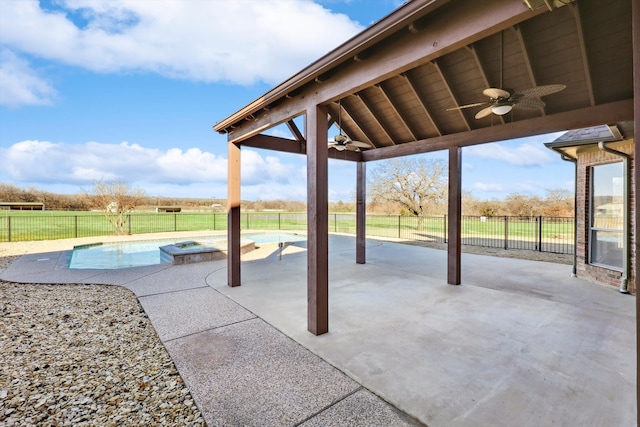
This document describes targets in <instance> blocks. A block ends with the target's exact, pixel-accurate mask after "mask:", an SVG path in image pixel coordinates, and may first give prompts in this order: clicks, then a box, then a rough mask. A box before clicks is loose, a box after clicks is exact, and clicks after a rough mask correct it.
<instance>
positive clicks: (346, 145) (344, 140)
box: [329, 100, 371, 151]
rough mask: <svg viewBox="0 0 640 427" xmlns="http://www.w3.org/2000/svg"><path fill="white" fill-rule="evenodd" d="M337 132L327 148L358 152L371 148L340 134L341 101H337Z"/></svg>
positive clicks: (365, 143) (366, 143) (366, 144)
mask: <svg viewBox="0 0 640 427" xmlns="http://www.w3.org/2000/svg"><path fill="white" fill-rule="evenodd" d="M338 130H339V132H340V133H339V134H338V135H336V136H334V137H333V141H332V142H329V148H335V149H336V150H338V151H344V150H349V151H360V149H361V148H371V144H369V143H368V142H362V141H353V140H351V139H349V137H348V136H347V135H345V134H344V133H342V101H341V100H338Z"/></svg>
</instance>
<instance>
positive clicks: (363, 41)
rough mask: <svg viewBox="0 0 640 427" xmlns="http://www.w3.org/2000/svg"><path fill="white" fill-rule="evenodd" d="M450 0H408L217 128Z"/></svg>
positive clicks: (241, 116) (281, 95) (296, 86)
mask: <svg viewBox="0 0 640 427" xmlns="http://www.w3.org/2000/svg"><path fill="white" fill-rule="evenodd" d="M449 1H450V0H414V1H409V2H407V3H405V4H404V5H402V6H401V7H400V8H398V9H396V10H395V11H393V12H392V13H390V14H389V15H387V16H386V17H384V18H382V19H381V20H380V21H378V22H376V23H375V24H374V25H372V26H370V27H369V28H367V29H365V30H363V31H362V32H360V33H359V34H357V35H355V36H354V37H352V38H351V39H349V40H347V41H346V42H345V43H343V44H342V45H340V46H338V47H337V48H335V49H334V50H332V51H331V52H329V53H327V54H326V55H325V56H323V57H322V58H320V59H318V60H317V61H315V62H313V63H312V64H310V65H309V66H307V67H305V68H303V69H302V70H301V71H299V72H298V73H296V74H295V75H293V76H292V77H290V78H289V79H287V80H285V81H284V82H282V83H280V84H279V85H278V86H276V87H275V88H273V89H271V90H270V91H269V92H267V93H266V94H264V95H263V96H261V97H260V98H258V99H257V100H255V101H253V102H252V103H251V104H248V105H247V106H246V107H244V108H242V109H240V110H239V111H237V112H236V113H234V114H233V115H231V116H229V117H228V118H226V119H224V120H222V121H221V122H219V123H217V124H216V125H215V126H214V129H215V130H216V131H218V132H221V131H224V129H226V128H227V127H229V126H231V125H233V124H235V123H236V122H238V121H239V120H242V119H244V118H245V117H248V116H250V115H251V114H252V113H253V112H255V111H257V110H260V109H261V108H263V107H265V106H266V105H268V104H269V103H271V102H273V101H274V100H275V99H279V98H281V97H283V96H286V95H287V94H288V93H290V92H292V91H294V90H296V89H298V88H300V87H301V86H302V85H304V84H305V83H308V82H309V81H311V80H313V79H314V78H315V77H317V76H319V75H321V74H323V73H325V72H327V71H329V70H331V69H332V68H334V67H335V66H337V65H338V64H340V63H342V62H344V61H345V60H350V59H352V58H353V57H354V56H355V55H357V54H358V53H360V52H362V51H363V50H365V49H367V48H368V47H371V46H373V45H374V44H376V43H378V42H379V41H380V40H383V39H384V38H386V37H388V36H389V35H390V34H393V33H395V32H396V31H398V29H400V28H402V27H405V26H408V25H410V24H411V23H412V22H413V21H415V20H416V19H419V18H421V17H422V16H424V15H426V14H428V13H430V12H432V11H433V10H435V9H437V8H439V7H440V6H442V5H444V4H446V3H448V2H449Z"/></svg>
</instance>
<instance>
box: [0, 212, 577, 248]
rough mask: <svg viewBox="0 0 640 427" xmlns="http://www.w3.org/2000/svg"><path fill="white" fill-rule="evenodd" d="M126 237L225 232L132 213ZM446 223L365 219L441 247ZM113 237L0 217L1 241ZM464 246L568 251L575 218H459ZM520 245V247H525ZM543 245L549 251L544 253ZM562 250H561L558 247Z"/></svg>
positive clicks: (207, 217) (246, 220)
mask: <svg viewBox="0 0 640 427" xmlns="http://www.w3.org/2000/svg"><path fill="white" fill-rule="evenodd" d="M328 226H329V231H330V232H338V233H347V234H355V232H356V219H355V215H354V214H347V213H331V214H329V224H328ZM126 227H127V232H128V233H129V234H142V233H159V232H172V231H206V230H226V228H227V214H226V213H224V212H216V213H211V212H209V213H203V212H180V213H149V212H139V213H132V214H131V215H129V217H128V221H127V226H126ZM241 227H242V229H244V230H249V229H251V230H304V229H306V227H307V215H306V213H289V212H282V213H277V212H269V213H262V212H256V213H253V212H249V213H243V214H242V215H241ZM447 227H448V224H447V218H446V217H443V216H433V217H426V218H422V219H421V220H419V219H418V218H416V217H405V216H398V215H391V216H387V215H370V216H367V220H366V230H367V235H369V236H378V237H392V238H400V239H409V240H424V241H433V242H445V238H446V233H447ZM110 234H113V229H112V228H111V226H110V225H109V223H108V222H107V221H106V219H105V217H104V214H103V213H101V212H67V211H4V212H2V213H0V241H4V242H7V241H25V240H54V239H65V238H76V237H90V236H103V235H110ZM462 238H463V243H464V244H470V245H477V246H491V247H502V246H505V248H506V247H511V248H518V249H534V250H547V251H551V252H560V253H572V252H567V250H569V249H567V248H564V247H569V246H571V248H570V250H571V251H572V250H573V248H572V244H573V218H549V217H529V218H520V217H493V218H487V217H475V216H464V217H463V219H462ZM523 245H524V246H523ZM545 245H546V246H547V247H549V248H551V249H549V248H547V249H545ZM561 247H562V248H561Z"/></svg>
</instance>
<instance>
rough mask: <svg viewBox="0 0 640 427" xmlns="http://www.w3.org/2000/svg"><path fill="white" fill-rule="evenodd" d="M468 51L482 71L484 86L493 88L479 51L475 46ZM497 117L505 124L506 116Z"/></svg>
mask: <svg viewBox="0 0 640 427" xmlns="http://www.w3.org/2000/svg"><path fill="white" fill-rule="evenodd" d="M467 50H468V51H469V53H470V54H471V57H472V58H473V62H475V63H476V67H478V71H480V75H481V76H482V81H483V82H484V86H485V87H491V83H489V79H488V78H487V73H486V72H485V71H484V66H483V65H482V61H481V60H480V57H479V56H478V51H477V50H476V49H475V47H474V46H473V45H471V46H469V47H468V49H467ZM458 105H459V104H458ZM460 111H462V110H460ZM494 116H496V114H494ZM497 117H498V119H499V120H500V123H502V124H504V116H497Z"/></svg>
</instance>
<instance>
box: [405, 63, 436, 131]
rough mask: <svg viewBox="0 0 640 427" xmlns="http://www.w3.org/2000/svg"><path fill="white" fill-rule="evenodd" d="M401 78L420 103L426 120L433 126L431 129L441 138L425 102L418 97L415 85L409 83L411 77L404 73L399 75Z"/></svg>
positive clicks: (411, 82)
mask: <svg viewBox="0 0 640 427" xmlns="http://www.w3.org/2000/svg"><path fill="white" fill-rule="evenodd" d="M401 76H402V77H404V80H405V81H406V82H407V85H409V89H411V92H412V93H413V95H414V96H415V97H416V99H417V100H418V101H419V102H420V106H421V107H422V110H423V112H424V114H425V115H426V116H427V118H428V119H429V121H430V122H431V124H432V125H433V128H434V129H435V130H436V132H437V133H438V135H439V136H442V131H441V130H440V128H439V127H438V124H437V123H436V121H435V120H434V119H433V116H432V115H431V112H430V111H429V107H427V104H426V102H425V100H424V99H422V96H420V94H419V93H418V90H417V89H416V85H415V84H414V83H413V81H411V77H410V76H409V75H408V74H406V73H403V74H401Z"/></svg>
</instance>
